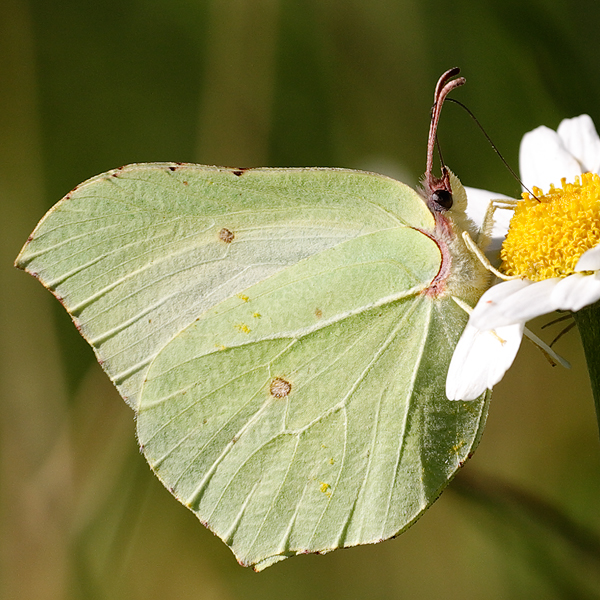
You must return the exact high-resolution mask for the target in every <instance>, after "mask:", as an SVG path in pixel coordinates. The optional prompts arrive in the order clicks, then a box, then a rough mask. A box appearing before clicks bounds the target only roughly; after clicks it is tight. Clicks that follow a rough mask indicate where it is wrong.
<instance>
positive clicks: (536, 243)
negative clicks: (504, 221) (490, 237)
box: [500, 173, 600, 281]
mask: <svg viewBox="0 0 600 600" xmlns="http://www.w3.org/2000/svg"><path fill="white" fill-rule="evenodd" d="M561 184H562V187H560V188H556V187H554V185H551V186H550V190H549V191H548V193H546V194H543V193H542V190H540V189H539V188H537V187H534V188H533V193H534V194H535V195H536V197H537V199H536V198H533V197H531V196H530V195H529V194H527V193H524V194H523V200H520V201H519V202H518V204H517V207H516V209H515V213H514V215H513V218H512V219H511V222H510V229H509V230H508V234H507V236H506V239H505V240H504V243H503V244H502V251H501V253H500V256H501V258H502V265H501V267H500V269H501V270H502V271H503V272H504V273H506V274H507V275H520V276H522V277H526V278H527V279H530V280H532V281H541V280H543V279H549V278H551V277H566V276H567V275H571V274H572V273H574V272H575V265H576V264H577V261H578V260H579V258H580V257H581V255H582V254H583V253H584V252H585V251H586V250H589V249H590V248H593V247H594V246H596V245H598V243H599V242H600V177H599V176H598V175H597V174H595V173H593V174H592V173H584V174H583V175H582V176H581V179H580V178H579V177H577V178H576V179H575V183H566V180H565V179H564V178H563V179H562V180H561Z"/></svg>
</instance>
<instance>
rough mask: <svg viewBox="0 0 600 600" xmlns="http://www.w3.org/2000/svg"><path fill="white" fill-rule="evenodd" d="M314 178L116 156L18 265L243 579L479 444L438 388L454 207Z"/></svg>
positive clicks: (339, 542) (448, 336) (425, 497)
mask: <svg viewBox="0 0 600 600" xmlns="http://www.w3.org/2000/svg"><path fill="white" fill-rule="evenodd" d="M458 72H459V71H458V69H451V70H450V71H448V72H446V73H445V74H444V75H443V76H442V77H441V78H440V80H439V82H438V84H437V87H436V91H435V104H434V108H433V112H432V121H431V128H430V134H429V142H428V152H427V157H428V158H427V172H426V175H425V179H424V182H423V187H424V189H423V190H422V191H421V192H420V193H419V192H417V191H415V190H413V189H411V188H409V187H408V186H406V185H404V184H402V183H400V182H398V181H395V180H393V179H390V178H388V177H385V176H382V175H377V174H374V173H367V172H361V171H353V170H346V169H333V168H305V169H299V168H297V169H271V168H252V169H244V168H239V169H236V168H220V167H209V166H200V165H193V164H181V163H154V164H133V165H129V166H126V167H121V168H119V169H115V170H112V171H109V172H107V173H103V174H101V175H98V176H97V177H93V178H92V179H89V180H88V181H86V182H84V183H82V184H81V185H79V186H77V187H76V188H75V189H74V190H72V191H71V192H69V193H68V194H67V195H66V196H65V197H64V198H63V199H62V200H61V201H60V202H59V203H58V204H56V205H55V206H54V207H53V208H52V209H51V210H50V211H49V212H48V213H47V214H46V216H45V217H44V218H43V219H42V220H41V222H40V223H39V225H38V226H37V227H36V229H35V231H34V232H33V233H32V235H31V236H30V238H29V239H28V241H27V243H26V244H25V246H24V247H23V249H22V251H21V253H20V254H19V256H18V258H17V260H16V265H17V266H18V267H19V268H21V269H24V270H26V271H27V272H29V273H30V274H32V275H33V276H34V277H36V278H38V279H39V280H40V281H41V282H42V284H43V285H44V286H45V287H47V288H48V289H49V290H50V291H51V292H52V293H53V294H54V295H55V296H56V297H57V298H58V299H59V300H60V302H61V303H62V304H63V306H64V307H65V308H66V310H67V311H68V312H69V314H70V315H71V317H72V319H73V321H74V323H75V325H76V326H77V328H78V330H79V331H80V332H81V334H82V335H83V336H84V338H85V339H86V340H87V341H88V342H89V343H90V345H91V346H92V348H93V349H94V352H95V353H96V356H97V358H98V361H99V362H100V364H101V365H102V368H103V369H104V370H105V371H106V373H107V374H108V376H109V377H110V379H111V380H112V382H113V383H114V385H115V386H116V387H117V389H118V391H119V392H120V394H121V395H122V397H123V398H124V399H125V401H126V402H127V403H128V404H129V405H130V406H131V408H132V409H133V411H134V413H135V421H136V426H137V437H138V440H139V443H140V447H141V449H142V450H143V453H144V455H145V457H146V459H147V461H148V463H149V464H150V466H151V467H152V469H153V471H154V472H155V473H156V475H157V476H158V477H159V479H160V480H161V481H162V482H163V484H164V485H165V486H166V487H167V488H168V489H169V490H170V491H171V493H172V494H173V495H174V496H175V497H176V498H177V499H178V500H179V501H180V502H182V503H183V504H185V505H186V506H187V507H188V508H189V509H190V510H192V511H193V512H194V513H195V514H196V515H197V517H198V518H199V519H200V521H201V522H202V523H203V524H204V525H206V526H207V527H208V528H210V529H211V530H212V531H213V532H214V533H216V534H217V535H218V536H219V537H221V538H222V540H223V541H224V542H225V543H226V544H227V545H228V546H230V547H231V549H232V550H233V552H234V554H235V556H236V557H237V559H238V561H239V562H240V564H243V565H245V566H253V567H254V568H255V569H256V570H261V569H264V568H265V567H267V566H269V565H271V564H273V563H275V562H277V561H280V560H283V559H284V558H287V557H289V556H293V555H296V554H304V553H315V552H316V553H325V552H328V551H331V550H334V549H336V548H340V547H348V546H355V545H358V544H368V543H375V542H379V541H382V540H384V539H387V538H390V537H394V536H396V535H397V534H399V533H400V532H402V531H403V530H405V529H406V528H407V527H409V526H410V525H411V524H412V523H413V522H414V521H415V520H416V519H417V518H418V517H419V516H420V515H421V514H422V513H423V512H424V511H425V510H426V509H427V507H429V506H430V505H431V504H432V502H433V501H434V500H435V499H436V498H437V497H438V496H439V494H440V493H441V491H442V489H443V488H444V487H445V486H446V485H447V483H448V482H449V481H450V479H451V478H452V477H453V476H454V474H455V473H456V471H457V470H458V469H459V468H460V467H461V466H462V465H463V463H464V462H465V460H466V459H467V458H468V457H469V456H470V454H471V453H472V452H473V450H474V448H475V447H476V445H477V442H478V440H479V437H480V435H481V432H482V428H483V425H484V422H485V418H486V414H487V406H488V401H489V392H487V393H486V394H484V395H482V396H481V397H480V398H479V399H477V400H475V401H472V402H450V401H448V399H447V398H446V395H445V393H444V389H445V379H446V373H447V370H448V364H449V361H450V358H451V356H452V352H453V350H454V347H455V346H456V343H457V341H458V339H459V337H460V334H461V332H462V330H463V329H464V326H465V324H466V321H467V314H466V313H465V312H464V310H463V309H462V308H461V307H460V306H459V305H458V304H457V302H456V301H455V298H458V299H459V300H460V301H461V302H463V303H466V304H468V305H470V306H473V305H474V304H475V303H476V301H477V299H478V298H479V296H480V295H481V294H482V293H483V291H484V290H485V289H486V288H487V286H488V285H489V281H488V279H489V278H488V276H487V272H486V270H485V268H484V267H483V266H482V265H481V263H480V262H479V260H478V259H477V258H476V257H475V256H474V255H473V253H472V252H470V251H469V250H468V249H467V248H466V246H465V243H464V241H463V239H462V237H461V234H462V232H463V231H471V230H473V227H474V226H473V225H472V224H471V223H470V222H469V221H468V219H467V217H466V215H465V208H466V194H465V191H464V189H463V187H462V185H461V184H460V182H459V180H458V179H457V178H456V177H455V176H454V175H453V174H452V173H450V171H448V169H447V168H446V167H445V166H444V167H443V168H442V177H441V178H437V177H434V176H433V174H432V169H433V154H434V148H435V144H436V131H437V125H438V120H439V116H440V111H441V107H442V104H443V101H444V98H445V97H446V96H447V95H448V93H449V92H450V91H451V90H453V89H454V88H455V87H457V86H458V85H462V83H464V79H462V78H455V76H456V75H457V74H458Z"/></svg>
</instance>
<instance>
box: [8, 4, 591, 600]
mask: <svg viewBox="0 0 600 600" xmlns="http://www.w3.org/2000/svg"><path fill="white" fill-rule="evenodd" d="M599 22H600V4H599V3H597V2H594V1H593V0H532V1H527V0H525V2H523V1H522V0H479V1H477V2H445V1H444V0H380V1H377V2H364V1H358V0H169V1H168V2H165V1H164V0H163V1H158V0H119V1H116V0H111V1H101V0H100V1H98V0H97V1H95V2H91V1H88V0H55V1H54V2H48V1H47V0H30V1H29V2H27V1H24V0H3V1H2V17H1V18H0V207H1V210H2V213H1V214H2V217H1V219H0V226H1V228H2V231H1V235H0V249H1V252H2V255H1V261H0V268H1V270H2V271H1V273H2V296H1V299H0V319H1V330H0V331H1V333H0V336H1V337H0V343H1V345H0V353H1V355H0V403H1V404H0V406H1V416H0V419H1V421H0V427H1V435H2V437H1V446H0V448H1V456H0V461H1V462H0V468H1V471H0V473H1V475H0V477H1V480H0V486H1V487H0V544H1V555H0V556H1V563H2V573H1V580H0V595H2V596H4V597H6V598H11V599H12V598H24V599H30V598H31V599H33V598H35V599H43V600H45V599H63V598H65V599H79V598H86V599H87V598H90V599H104V598H111V599H112V598H115V599H120V598H123V599H138V598H139V599H142V598H143V599H144V600H150V599H154V598H165V597H166V598H179V599H182V600H187V599H191V598H194V599H202V600H203V599H207V600H213V599H214V600H237V599H241V598H243V599H253V598H261V599H265V600H268V599H271V598H280V597H284V598H286V599H288V600H295V599H300V598H315V597H323V598H328V599H331V600H334V599H337V598H369V599H370V598H375V599H379V598H382V599H383V598H385V599H396V598H442V597H443V598H446V599H454V598H457V599H458V598H461V599H464V598H475V597H479V598H486V599H496V598H502V599H504V598H569V599H572V598H600V535H599V532H600V511H599V510H598V508H599V506H600V503H599V500H598V499H599V497H600V442H599V440H598V432H597V426H596V422H595V416H594V410H593V403H592V398H591V392H590V389H589V383H588V379H587V372H586V369H585V365H584V358H583V354H582V351H581V349H580V343H579V338H578V334H577V332H576V331H575V330H573V331H572V332H571V333H569V334H568V335H566V336H565V337H563V338H562V339H561V341H560V342H559V343H558V347H557V349H558V351H559V352H561V353H562V354H563V355H565V356H566V357H567V358H568V359H569V360H570V361H571V362H572V364H573V369H571V370H570V371H566V370H564V369H561V368H560V367H557V368H554V369H553V368H551V367H550V366H549V365H548V363H547V362H546V360H545V359H544V358H543V356H542V355H541V354H540V353H539V352H538V351H537V350H536V349H535V348H534V347H532V346H531V345H530V344H527V343H525V344H524V345H523V348H522V349H521V351H520V353H519V356H518V358H517V361H516V364H515V366H514V367H513V368H512V369H511V371H510V372H509V374H508V375H507V376H506V377H505V379H504V381H502V383H501V384H499V385H498V386H497V388H496V391H495V394H494V399H493V401H492V406H491V411H490V415H489V419H488V426H487V429H486V431H485V433H484V436H483V439H482V442H481V444H480V447H479V449H478V451H477V453H476V455H475V457H474V458H473V459H472V460H471V461H470V462H469V463H468V464H467V465H466V467H465V468H464V469H463V471H462V472H461V473H460V474H459V475H458V477H457V478H456V480H455V481H454V482H453V483H452V484H451V486H450V487H449V488H448V490H447V491H446V492H444V494H443V495H442V497H441V498H440V500H439V501H438V502H436V504H435V505H434V506H433V507H432V508H431V509H430V510H429V511H428V512H427V513H426V514H425V516H424V517H423V518H422V519H421V520H420V521H419V522H418V523H417V524H416V525H415V526H414V527H413V528H411V529H410V530H409V531H408V532H406V533H405V534H403V535H402V536H400V537H399V538H398V539H396V540H393V541H388V542H385V543H383V544H379V545H377V546H367V547H362V548H356V549H350V550H342V551H337V552H334V553H332V554H329V555H327V556H303V557H298V558H293V559H290V560H288V561H285V562H284V563H281V564H279V565H276V566H274V567H272V568H270V569H268V570H267V571H266V572H264V573H262V574H260V575H257V574H255V573H253V572H252V571H249V570H247V569H243V568H242V567H240V566H238V565H237V564H236V562H235V559H234V558H233V555H232V554H231V553H230V551H229V550H228V549H227V548H226V547H225V546H224V545H223V544H222V543H221V542H220V540H218V539H217V538H215V537H214V536H213V535H212V534H211V533H210V532H209V531H208V530H206V529H204V527H202V526H201V525H200V524H199V523H198V522H197V521H196V519H195V517H193V515H192V514H191V513H190V512H188V511H187V510H186V509H185V508H184V507H183V506H181V505H180V504H179V503H178V502H176V501H175V500H174V499H173V498H172V497H171V496H170V494H169V493H168V492H167V491H166V490H165V489H163V487H162V485H161V484H160V483H159V481H158V480H157V479H156V478H155V477H154V476H153V475H152V474H151V472H150V470H149V468H148V467H147V465H146V463H145V461H144V459H143V457H142V456H141V455H140V454H139V452H138V450H137V446H136V441H135V436H134V422H133V413H132V412H131V411H130V409H129V408H127V406H126V405H125V403H124V402H123V401H122V400H121V399H120V398H119V396H118V395H117V393H116V391H115V390H114V388H113V387H112V385H111V383H110V382H109V381H108V379H107V378H106V377H105V376H104V374H103V373H102V371H101V369H100V367H99V366H98V365H97V363H96V362H95V360H94V356H93V353H92V351H91V349H90V348H89V347H88V346H87V344H86V343H85V342H84V341H83V340H82V339H81V338H79V335H78V334H77V332H76V330H75V328H74V327H73V326H72V323H71V322H70V319H69V317H68V316H67V315H66V313H64V311H63V310H62V308H61V307H60V305H59V303H58V302H56V301H55V300H54V299H53V298H52V297H51V295H50V294H49V293H48V292H46V291H45V290H44V289H43V288H42V287H41V286H40V285H39V283H37V282H36V281H34V280H33V279H32V278H30V277H28V276H26V275H25V274H24V273H22V272H19V271H17V270H16V269H14V268H13V267H12V262H13V260H14V258H15V257H16V255H17V253H18V251H19V249H20V247H21V246H22V244H23V243H24V242H25V240H26V239H27V236H28V235H29V233H30V232H31V231H32V229H33V228H34V227H35V224H36V223H37V221H38V220H39V219H40V218H41V217H42V216H43V214H44V213H45V211H46V210H47V209H48V208H50V206H52V205H53V204H54V203H55V202H56V201H57V200H59V199H60V198H61V197H62V196H63V195H64V194H65V193H66V192H68V191H69V190H70V189H71V188H73V187H74V186H75V185H76V184H78V183H80V182H81V181H83V180H85V179H87V178H89V177H91V176H93V175H96V174H97V173H100V172H102V171H105V170H107V169H110V168H113V167H117V166H120V165H123V164H126V163H131V162H141V161H186V162H201V163H207V164H221V165H227V166H255V165H270V166H317V165H318V166H344V167H351V168H363V169H369V170H377V171H381V172H385V173H387V174H390V175H392V176H396V177H398V178H401V179H403V180H404V181H406V182H407V183H411V184H414V183H415V182H416V181H417V180H418V178H419V177H420V175H421V174H422V172H423V170H424V165H425V144H426V137H427V128H428V123H429V109H430V106H431V102H432V95H433V87H434V85H435V82H436V80H437V77H438V76H439V75H440V74H441V73H442V72H443V71H444V70H446V69H447V68H450V67H453V66H460V67H462V69H463V74H464V75H465V76H466V77H467V80H468V84H467V85H466V86H465V87H464V88H461V89H460V90H459V91H458V92H457V93H456V94H455V97H456V98H458V99H460V100H461V101H463V102H465V103H466V104H467V105H468V106H469V107H470V108H471V110H473V111H474V112H475V114H476V115H477V116H478V117H479V119H480V121H481V122H482V124H483V125H484V126H485V127H486V129H487V131H488V133H489V135H490V136H491V137H492V138H493V139H494V141H495V143H496V145H497V146H498V147H499V148H500V149H501V150H502V151H503V153H504V154H505V157H506V158H507V160H508V161H509V162H510V163H511V164H512V165H514V166H515V168H516V167H517V165H518V145H519V141H520V138H521V136H522V135H523V133H525V132H526V131H528V130H530V129H532V128H534V127H536V126H538V125H540V124H546V125H548V126H551V127H553V128H555V127H556V126H557V125H558V123H559V122H560V120H561V119H562V118H565V117H571V116H575V115H578V114H580V113H582V112H587V113H588V114H590V115H591V116H592V117H593V118H594V119H595V121H596V123H600V102H599V100H600V77H599V74H600V53H599V52H597V50H596V48H595V46H596V40H597V24H598V23H599ZM440 139H441V142H442V145H443V149H444V158H445V160H446V162H447V163H448V165H449V166H450V167H451V168H452V169H453V170H454V171H455V172H456V173H457V174H458V175H459V177H461V179H462V181H463V183H465V184H466V185H471V186H474V187H481V188H486V189H492V190H496V191H499V192H503V193H506V194H509V195H512V196H514V195H515V194H517V193H518V189H519V187H518V185H517V184H516V183H515V182H514V181H513V180H512V178H511V177H510V175H509V174H508V173H507V172H506V170H505V169H504V167H503V166H502V164H501V163H500V161H499V160H498V159H497V157H496V156H495V155H494V153H493V152H492V150H491V149H490V148H489V146H488V144H487V142H486V141H485V140H484V138H483V137H482V135H481V134H480V132H479V131H478V130H477V128H476V127H475V126H474V124H473V123H472V121H471V120H470V119H469V118H468V116H467V115H466V114H465V113H464V112H463V111H461V110H460V108H459V107H457V106H455V105H447V106H446V108H445V109H444V113H443V117H442V124H441V131H440ZM549 320H551V319H550V317H546V318H545V319H541V320H540V321H539V322H537V323H534V329H536V330H537V329H539V327H540V326H541V325H542V324H543V323H545V322H548V321H549ZM560 327H561V326H560V325H555V326H553V327H551V328H550V329H549V330H544V332H543V334H542V335H543V336H544V338H545V339H546V340H550V339H552V337H553V336H554V335H555V334H556V333H558V331H560Z"/></svg>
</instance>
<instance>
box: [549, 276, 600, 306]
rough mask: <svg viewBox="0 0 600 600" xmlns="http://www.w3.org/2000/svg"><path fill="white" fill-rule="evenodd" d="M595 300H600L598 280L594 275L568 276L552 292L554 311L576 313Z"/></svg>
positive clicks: (599, 280) (599, 281)
mask: <svg viewBox="0 0 600 600" xmlns="http://www.w3.org/2000/svg"><path fill="white" fill-rule="evenodd" d="M597 300H600V279H598V278H597V277H594V275H582V274H581V273H575V274H574V275H569V276H568V277H565V278H564V279H561V280H560V282H559V283H558V285H557V286H556V287H555V288H554V289H553V290H552V302H553V303H554V305H555V307H556V310H575V311H577V310H581V309H582V308H583V307H584V306H588V304H593V303H594V302H596V301H597Z"/></svg>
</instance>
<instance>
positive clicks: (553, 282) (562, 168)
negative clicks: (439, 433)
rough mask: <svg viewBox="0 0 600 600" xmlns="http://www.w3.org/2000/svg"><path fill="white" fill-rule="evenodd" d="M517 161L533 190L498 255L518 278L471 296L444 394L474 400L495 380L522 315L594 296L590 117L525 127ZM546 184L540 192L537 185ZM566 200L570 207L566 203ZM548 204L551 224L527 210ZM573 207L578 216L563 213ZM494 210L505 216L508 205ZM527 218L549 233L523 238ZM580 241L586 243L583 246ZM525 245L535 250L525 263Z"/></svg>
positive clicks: (595, 167) (596, 206) (597, 194)
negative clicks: (548, 236) (554, 127)
mask: <svg viewBox="0 0 600 600" xmlns="http://www.w3.org/2000/svg"><path fill="white" fill-rule="evenodd" d="M519 163H520V170H521V179H522V181H523V184H524V186H526V187H527V188H529V189H533V192H534V194H535V195H536V198H534V199H529V200H527V199H525V200H524V201H522V202H520V203H519V207H518V208H517V209H516V211H515V218H514V219H513V221H512V224H511V233H510V235H509V236H508V238H506V243H505V244H504V246H503V250H502V255H503V258H504V259H505V263H504V264H503V267H504V269H505V271H506V272H507V273H508V274H513V275H519V276H520V277H521V278H519V279H512V280H509V281H504V282H501V283H499V284H497V285H494V286H493V287H491V288H490V289H489V290H488V291H487V292H485V293H484V294H483V296H482V297H481V298H480V299H479V302H478V303H477V306H476V307H475V309H474V310H473V312H472V314H471V316H470V318H469V322H468V324H467V326H466V328H465V330H464V332H463V334H462V336H461V338H460V341H459V342H458V345H457V346H456V349H455V351H454V354H453V356H452V361H451V363H450V368H449V371H448V377H447V380H446V394H447V396H448V398H449V399H450V400H474V399H475V398H477V397H478V396H480V395H481V394H482V393H483V392H484V391H485V390H486V389H488V388H492V386H494V385H495V384H496V383H498V381H500V379H502V377H503V376H504V373H505V372H506V371H507V369H508V368H509V367H510V365H511V364H512V362H513V360H514V358H515V356H516V353H517V350H518V349H519V345H520V343H521V338H522V336H523V332H524V325H525V323H526V322H527V321H528V320H530V319H533V318H534V317H537V316H540V315H543V314H545V313H549V312H552V311H554V310H571V311H577V310H580V309H581V308H583V307H585V306H588V305H590V304H593V303H594V302H596V301H598V300H600V245H596V244H598V243H599V242H600V231H599V230H598V227H599V226H598V223H600V216H598V219H597V220H592V219H590V218H589V214H590V213H591V212H594V216H596V215H599V213H600V178H598V177H597V174H598V173H599V172H600V138H599V137H598V134H597V133H596V129H595V127H594V123H593V121H592V119H591V118H590V117H589V116H588V115H581V116H579V117H575V118H573V119H565V120H564V121H562V123H561V124H560V126H559V128H558V131H552V130H551V129H548V128H547V127H538V128H537V129H535V130H533V131H531V132H529V133H527V134H526V135H525V136H524V137H523V140H522V141H521V148H520V155H519ZM584 173H592V174H594V175H593V176H592V175H585V176H584V175H583V174H584ZM562 178H565V179H566V181H567V182H569V183H572V182H575V185H571V186H569V185H567V184H565V182H564V181H563V187H562V189H560V188H554V187H553V186H551V184H558V183H560V182H561V179H562ZM577 178H579V180H578V179H577ZM540 188H541V189H540ZM548 188H550V191H548V192H547V194H546V195H543V192H542V189H543V190H548ZM467 195H468V197H469V202H470V204H473V201H475V202H477V201H478V200H481V199H482V198H487V199H488V201H489V200H490V199H492V198H498V197H499V196H498V195H494V194H491V193H489V192H482V191H480V190H472V189H469V188H467ZM538 199H539V200H538ZM572 199H574V202H575V204H576V207H575V208H572V206H573V204H567V203H568V202H571V200H572ZM540 200H541V202H540ZM567 205H568V208H567V209H565V208H564V206H567ZM583 205H585V211H584V210H583V209H582V208H581V207H582V206H583ZM556 206H561V210H563V213H560V215H558V216H556V215H555V216H554V218H555V219H558V221H556V222H555V221H550V220H547V221H541V219H542V216H539V217H538V216H535V215H536V214H537V213H540V211H546V213H547V214H549V213H551V212H552V211H553V210H554V207H556ZM590 207H591V208H590ZM577 209H581V211H582V212H580V215H581V216H582V218H581V219H575V218H571V215H572V214H573V212H574V211H576V210H577ZM476 211H477V207H475V211H469V213H470V216H471V217H472V218H475V219H477V217H478V216H479V215H477V212H476ZM536 211H537V212H536ZM473 212H474V214H472V213H473ZM481 212H483V211H482V210H481ZM517 212H519V216H518V217H517V214H516V213H517ZM498 213H500V215H499V216H500V217H502V216H503V213H509V214H508V218H510V217H511V216H512V211H504V210H502V211H496V214H497V215H498ZM546 213H544V215H546ZM565 215H566V217H567V218H565ZM561 217H562V218H561ZM533 219H537V221H534V220H533ZM507 220H508V219H506V218H505V219H502V220H500V221H496V223H495V227H494V231H493V241H492V244H495V245H496V246H497V245H498V244H499V242H500V241H501V240H502V239H503V238H505V235H506V229H505V227H506V225H507V222H506V221H507ZM479 222H481V219H479ZM532 222H535V223H540V222H543V223H547V226H546V231H548V230H549V231H550V232H554V231H555V230H556V233H555V235H556V236H557V237H556V239H555V240H550V241H549V240H548V239H546V238H540V239H541V242H540V241H539V240H538V239H537V238H536V239H535V240H533V241H532V240H530V239H529V238H531V237H532V235H529V234H530V231H531V230H533V229H535V228H532V227H531V226H530V225H531V223H532ZM519 228H520V229H519ZM565 228H566V229H567V232H568V235H566V236H565V235H564V234H563V230H564V229H565ZM573 231H574V232H575V233H572V232H573ZM523 232H524V234H525V235H521V233H523ZM511 236H512V238H511ZM578 236H579V237H578ZM573 240H575V241H573ZM590 240H591V242H590ZM586 244H587V245H586ZM585 247H587V248H589V249H587V250H585V251H584V249H585ZM492 249H493V248H492ZM529 249H532V253H533V255H535V256H534V257H533V258H531V259H530V260H529V262H527V260H525V258H526V257H527V256H528V255H527V251H528V250H529ZM555 250H556V251H555ZM551 254H553V255H554V254H556V255H557V256H558V258H556V257H555V256H552V257H551V256H550V255H551ZM547 257H548V260H546V258H547ZM513 259H514V260H513ZM542 263H544V264H543V265H542ZM507 266H508V268H507ZM525 334H526V335H527V331H526V330H525ZM530 335H532V334H530Z"/></svg>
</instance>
